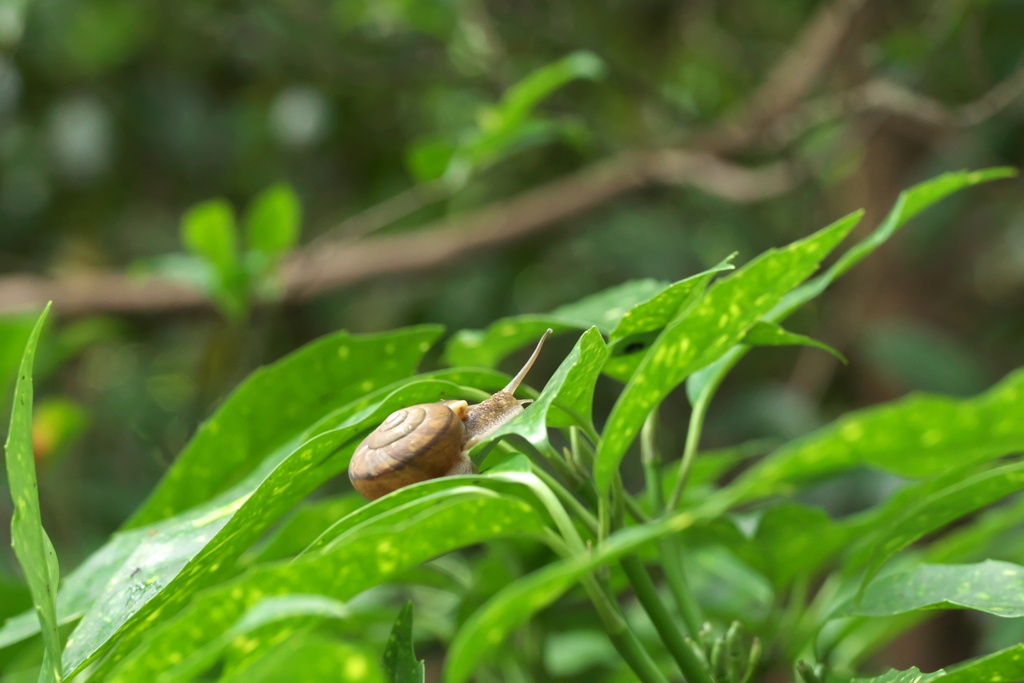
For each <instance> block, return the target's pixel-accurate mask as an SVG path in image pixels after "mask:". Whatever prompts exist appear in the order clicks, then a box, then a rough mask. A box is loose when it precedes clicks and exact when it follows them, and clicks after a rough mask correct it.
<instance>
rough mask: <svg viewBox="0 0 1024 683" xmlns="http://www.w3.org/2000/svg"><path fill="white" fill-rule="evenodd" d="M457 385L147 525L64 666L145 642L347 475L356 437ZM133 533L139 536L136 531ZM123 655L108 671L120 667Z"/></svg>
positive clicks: (404, 400)
mask: <svg viewBox="0 0 1024 683" xmlns="http://www.w3.org/2000/svg"><path fill="white" fill-rule="evenodd" d="M458 388H459V387H458V385H454V384H452V383H451V382H444V381H440V380H425V381H418V382H416V381H414V382H410V383H409V384H408V385H406V386H405V387H402V388H401V389H399V390H397V391H394V392H392V393H391V394H390V395H389V396H388V397H387V398H386V399H385V400H384V401H382V402H378V403H377V404H376V405H373V406H370V407H368V408H366V409H364V410H362V411H360V412H358V413H356V414H354V415H352V416H350V418H349V419H348V421H347V424H346V425H345V426H344V427H341V428H339V429H336V430H332V431H328V432H325V433H324V434H321V435H320V436H317V437H315V438H314V439H312V440H311V441H309V442H307V443H305V444H303V445H301V446H300V447H298V448H296V449H293V450H285V451H284V452H283V453H280V454H273V455H272V456H271V457H269V458H267V460H266V461H265V462H264V463H263V464H261V466H260V468H259V469H257V470H256V471H255V472H254V473H253V474H252V475H250V476H249V477H248V478H247V479H245V480H244V481H243V482H241V483H240V484H238V485H236V486H235V487H234V488H232V489H229V490H228V491H226V492H225V493H223V494H221V495H220V496H218V497H217V498H215V499H214V500H213V501H211V502H210V503H209V504H207V505H204V506H200V507H198V508H195V509H193V510H190V511H188V512H187V513H184V514H182V515H179V516H178V517H176V518H174V519H172V520H166V521H165V522H161V523H158V524H157V525H153V526H150V527H149V528H148V530H147V531H146V532H145V533H143V534H140V535H139V536H138V537H137V538H138V540H139V542H138V544H137V545H135V546H132V547H130V548H128V549H127V551H128V552H129V553H130V555H129V556H128V557H127V559H125V560H124V561H123V563H122V564H121V565H120V566H119V567H118V568H117V569H116V571H114V572H113V576H112V577H110V580H109V582H108V583H106V584H105V585H104V586H103V587H102V590H101V592H100V594H99V595H98V596H97V597H96V598H94V600H93V603H92V605H91V606H90V608H89V609H88V611H87V612H86V613H85V616H84V617H83V619H82V622H81V623H80V624H79V625H78V628H77V629H76V630H75V632H74V633H73V634H72V636H71V638H70V639H69V640H68V644H67V650H66V652H65V667H66V668H67V670H68V671H69V672H70V671H74V670H78V669H80V668H81V667H82V666H84V665H85V664H86V663H88V662H89V661H91V660H93V659H94V658H96V657H97V656H99V655H100V654H102V653H103V652H105V651H106V650H107V649H108V648H110V647H111V645H112V644H113V642H114V640H115V639H118V644H119V645H127V644H128V643H131V642H134V641H135V640H137V639H139V638H141V636H142V633H143V632H144V631H145V629H146V628H147V626H148V624H149V623H151V622H150V620H152V619H155V618H156V617H154V616H152V615H160V614H162V615H165V616H166V615H167V614H172V613H173V612H174V611H176V610H177V609H179V608H180V607H181V606H182V605H183V604H184V603H185V602H187V600H188V598H189V597H190V596H191V595H192V594H193V593H194V592H196V591H197V590H200V589H202V588H205V587H207V586H209V585H212V584H215V583H217V582H218V581H220V580H222V579H223V578H224V577H225V576H227V575H228V574H229V573H230V572H231V571H232V569H233V563H234V562H235V560H236V559H237V558H238V556H239V555H240V554H241V553H242V552H243V551H244V550H246V549H247V548H249V547H250V546H251V545H252V544H253V543H254V542H255V541H256V539H258V538H259V537H260V536H262V535H263V534H264V533H265V532H266V530H267V529H268V528H269V527H270V526H271V525H272V524H274V522H276V520H277V519H278V518H280V516H281V515H283V514H284V513H285V512H286V511H287V510H289V509H290V508H291V507H292V506H294V505H295V504H296V503H297V502H298V501H299V500H301V499H302V498H304V497H305V496H307V495H308V494H309V493H310V492H312V491H313V490H314V489H315V488H317V487H318V486H320V485H321V484H322V483H324V481H326V480H327V479H329V478H330V477H332V476H334V475H336V474H337V473H339V472H340V471H342V470H344V469H345V467H347V466H348V459H349V458H350V457H351V453H352V451H353V450H354V449H355V445H356V440H357V438H358V437H359V436H360V435H362V434H363V433H365V432H366V431H367V430H368V429H370V428H371V427H373V426H375V425H377V424H379V423H380V421H381V420H383V419H384V417H385V416H386V415H388V414H389V413H391V412H392V411H394V410H395V409H396V408H398V407H401V406H405V405H409V404H410V403H420V402H423V401H426V400H437V397H438V395H439V394H441V393H444V392H451V391H454V390H457V389H458ZM129 533H137V532H136V531H133V532H129ZM117 657H118V654H117V653H116V652H115V653H114V656H113V657H111V658H108V660H107V661H106V662H105V663H104V666H109V665H111V664H113V663H114V662H116V659H117Z"/></svg>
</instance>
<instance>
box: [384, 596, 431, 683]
mask: <svg viewBox="0 0 1024 683" xmlns="http://www.w3.org/2000/svg"><path fill="white" fill-rule="evenodd" d="M384 672H385V673H386V674H387V681H388V683H423V681H424V680H425V679H426V675H427V672H426V670H425V669H424V667H423V661H422V660H419V659H416V653H415V652H414V651H413V647H412V602H407V603H405V606H404V607H403V608H402V611H401V612H399V613H398V618H396V619H395V625H394V626H392V627H391V636H390V637H389V638H388V643H387V645H385V646H384Z"/></svg>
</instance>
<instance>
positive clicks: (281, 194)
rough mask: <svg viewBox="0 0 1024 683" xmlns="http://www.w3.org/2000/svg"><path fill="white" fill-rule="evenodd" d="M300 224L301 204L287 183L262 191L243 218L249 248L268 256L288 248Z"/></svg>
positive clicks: (296, 234) (272, 256) (291, 245)
mask: <svg viewBox="0 0 1024 683" xmlns="http://www.w3.org/2000/svg"><path fill="white" fill-rule="evenodd" d="M301 227H302V205H301V204H300V203H299V198H298V196H297V195H296V194H295V190H293V189H292V187H291V185H288V184H287V183H278V184H277V185H272V186H271V187H269V188H268V189H266V190H264V191H263V193H262V194H260V195H259V196H258V197H256V199H255V200H254V201H253V202H252V204H251V205H250V206H249V210H248V212H247V213H246V217H245V230H246V239H247V242H248V245H249V248H250V249H253V250H255V251H258V252H261V253H263V254H265V255H266V256H268V257H271V258H274V257H279V256H283V255H284V254H287V253H288V252H289V251H291V249H292V247H294V246H295V244H296V243H297V242H298V240H299V230H300V229H301Z"/></svg>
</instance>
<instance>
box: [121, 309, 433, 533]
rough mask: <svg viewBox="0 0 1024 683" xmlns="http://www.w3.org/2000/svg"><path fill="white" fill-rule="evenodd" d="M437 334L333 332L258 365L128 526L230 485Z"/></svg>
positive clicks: (388, 375) (407, 368) (411, 358)
mask: <svg viewBox="0 0 1024 683" xmlns="http://www.w3.org/2000/svg"><path fill="white" fill-rule="evenodd" d="M440 333H441V328H439V327H437V326H421V327H412V328H407V329H404V330H398V331H395V332H388V333H383V334H371V335H351V334H348V333H347V332H338V333H335V334H332V335H328V336H326V337H323V338H321V339H318V340H317V341H314V342H312V343H310V344H307V345H306V346H304V347H302V348H301V349H299V350H298V351H295V352H293V353H291V354H289V355H288V356H285V357H284V358H282V359H281V360H279V361H277V362H276V363H274V364H272V365H270V366H268V367H264V368H260V369H258V370H256V371H255V372H253V373H252V374H251V375H249V377H248V378H246V380H245V381H244V382H243V383H242V384H241V385H239V387H238V388H237V389H235V391H234V392H232V394H231V395H230V396H229V397H228V398H227V399H226V400H225V401H224V402H223V403H222V404H221V406H220V407H219V408H218V409H217V411H216V412H215V413H214V414H213V416H212V417H211V418H209V419H208V420H207V421H206V422H204V423H203V424H202V425H201V426H200V427H199V429H198V430H197V431H196V434H195V436H193V437H192V440H191V441H189V443H188V445H187V446H186V447H185V449H184V450H183V451H182V452H181V455H179V456H178V458H177V460H175V462H174V466H173V467H172V468H171V469H170V470H169V471H168V472H167V474H166V475H165V476H164V478H163V479H162V480H161V481H160V483H159V484H158V485H157V487H156V489H155V490H154V492H153V493H152V494H150V496H149V498H148V499H147V500H146V502H145V503H143V505H142V507H140V508H139V510H137V511H136V513H135V514H134V515H133V516H132V518H131V520H130V521H129V522H128V524H127V526H128V527H135V526H142V525H144V524H149V523H151V522H154V521H157V520H160V519H165V518H167V517H170V516H172V515H175V514H177V513H179V512H181V511H183V510H187V509H189V508H191V507H193V506H195V505H198V504H199V503H202V502H204V501H206V500H209V499H210V498H212V497H213V496H214V495H216V494H217V493H219V492H221V491H223V490H225V489H227V488H229V487H230V486H232V485H234V484H235V483H237V482H238V481H240V480H241V479H243V478H244V477H245V476H246V475H248V474H249V473H250V472H252V470H253V468H254V467H256V466H257V465H258V464H259V463H260V462H262V461H263V459H264V458H265V457H266V456H267V455H268V454H269V453H271V452H273V451H274V450H275V449H277V448H280V447H281V446H282V445H284V444H286V443H289V442H291V441H293V440H295V439H296V438H297V437H298V436H299V434H300V433H301V432H302V430H303V429H305V428H306V427H308V426H309V425H310V424H311V423H313V422H315V421H316V420H317V419H319V418H320V417H322V416H324V415H326V414H327V413H329V412H330V411H332V410H334V409H336V408H338V407H340V406H343V405H345V404H347V403H349V402H351V401H353V400H355V399H357V398H358V397H360V396H362V395H363V394H366V393H369V392H371V391H373V390H375V389H378V388H380V387H383V386H385V385H387V384H390V383H392V382H395V381H397V380H400V379H403V378H405V377H408V376H409V375H410V374H412V372H413V371H414V370H415V368H416V365H417V364H418V363H419V361H420V359H421V358H422V356H423V354H424V353H425V352H426V351H427V350H428V349H429V348H430V345H431V343H432V342H433V341H434V340H435V339H436V338H437V337H438V335H439V334H440Z"/></svg>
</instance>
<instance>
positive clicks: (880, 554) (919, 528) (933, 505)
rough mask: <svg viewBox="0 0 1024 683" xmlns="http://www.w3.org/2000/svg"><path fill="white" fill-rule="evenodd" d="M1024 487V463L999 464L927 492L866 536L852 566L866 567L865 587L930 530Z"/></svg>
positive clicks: (850, 566) (855, 567)
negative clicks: (891, 559)
mask: <svg viewBox="0 0 1024 683" xmlns="http://www.w3.org/2000/svg"><path fill="white" fill-rule="evenodd" d="M1022 489H1024V463H1014V464H1010V465H1004V466H1002V467H997V468H995V469H992V470H988V471H986V472H982V473H980V474H976V475H974V476H972V477H968V478H966V479H964V480H963V481H960V482H957V483H955V484H953V485H951V486H946V487H944V488H942V489H939V490H938V491H935V492H933V493H931V494H930V495H926V496H924V498H923V499H921V500H920V501H918V502H917V503H916V504H914V505H912V506H910V507H909V509H908V510H907V511H906V512H905V513H904V514H903V515H902V516H901V517H899V518H898V519H896V520H893V521H892V522H891V523H889V524H887V525H886V526H884V527H882V528H881V529H880V533H878V534H876V535H874V536H872V537H869V538H867V539H865V542H864V543H863V544H862V545H861V550H860V552H859V553H857V554H855V556H854V557H853V558H852V559H851V561H850V563H849V567H848V568H849V569H850V570H853V569H857V568H859V567H866V569H865V572H864V577H863V579H862V580H861V586H862V588H863V587H864V586H867V584H868V583H869V582H870V581H871V579H873V578H874V577H875V575H876V574H877V573H878V570H879V569H881V567H882V565H884V564H885V563H886V562H887V561H888V560H889V558H891V557H892V556H893V555H895V554H896V553H897V552H899V551H900V550H902V549H903V548H906V547H907V546H908V545H910V544H911V543H913V542H914V541H916V540H918V539H919V538H922V537H923V536H925V535H926V534H928V533H931V532H932V531H935V530H937V529H941V528H942V527H944V526H945V525H946V524H949V523H950V522H952V521H955V520H957V519H959V518H961V517H963V516H964V515H966V514H968V513H970V512H973V511H975V510H978V509H980V508H983V507H985V506H986V505H989V504H991V503H994V502H995V501H997V500H1000V499H1002V498H1005V497H1006V496H1008V495H1010V494H1012V493H1016V492H1017V491H1020V490H1022Z"/></svg>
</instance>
